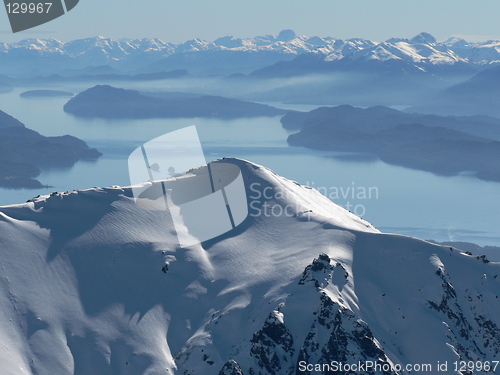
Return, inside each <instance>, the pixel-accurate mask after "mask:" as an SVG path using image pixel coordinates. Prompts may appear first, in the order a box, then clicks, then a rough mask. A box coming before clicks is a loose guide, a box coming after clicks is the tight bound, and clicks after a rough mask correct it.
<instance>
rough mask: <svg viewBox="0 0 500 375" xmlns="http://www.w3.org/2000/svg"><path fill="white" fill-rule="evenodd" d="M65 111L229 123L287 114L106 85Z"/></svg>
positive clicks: (205, 98)
mask: <svg viewBox="0 0 500 375" xmlns="http://www.w3.org/2000/svg"><path fill="white" fill-rule="evenodd" d="M64 111H66V112H67V113H71V114H72V115H75V116H79V117H87V118H96V117H97V118H108V119H124V118H132V119H147V118H189V117H215V118H224V119H232V118H240V117H260V116H279V115H284V114H285V113H286V111H285V110H282V109H278V108H274V107H271V106H268V105H264V104H257V103H252V102H245V101H242V100H237V99H229V98H224V97H220V96H210V95H188V96H186V95H178V96H176V95H172V96H169V97H160V96H153V95H148V94H145V93H141V92H139V91H136V90H125V89H120V88H115V87H112V86H108V85H98V86H95V87H92V88H90V89H88V90H85V91H83V92H81V93H79V94H78V95H76V96H75V97H73V98H71V99H70V100H69V101H68V103H66V104H65V105H64Z"/></svg>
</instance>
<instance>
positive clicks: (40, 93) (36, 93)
mask: <svg viewBox="0 0 500 375" xmlns="http://www.w3.org/2000/svg"><path fill="white" fill-rule="evenodd" d="M19 96H20V97H21V98H71V97H73V96H74V94H73V93H72V92H68V91H59V90H28V91H25V92H22V93H21V94H19Z"/></svg>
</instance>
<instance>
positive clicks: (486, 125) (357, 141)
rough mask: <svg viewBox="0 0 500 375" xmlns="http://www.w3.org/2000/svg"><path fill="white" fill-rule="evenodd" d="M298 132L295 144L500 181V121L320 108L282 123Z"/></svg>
mask: <svg viewBox="0 0 500 375" xmlns="http://www.w3.org/2000/svg"><path fill="white" fill-rule="evenodd" d="M281 122H282V124H283V126H284V127H285V128H287V129H294V130H300V131H299V132H298V133H296V134H292V135H290V136H289V138H288V143H289V144H290V145H291V146H303V147H307V148H311V149H317V150H331V151H341V152H355V153H368V154H373V155H376V156H378V157H379V158H380V159H381V160H382V161H384V162H387V163H389V164H395V165H401V166H403V167H407V168H413V169H418V170H424V171H429V172H433V173H436V174H440V175H448V176H449V175H456V174H458V173H460V172H474V173H475V175H476V176H477V177H478V178H481V179H484V180H489V181H500V165H499V164H498V160H500V142H499V141H498V139H500V120H499V119H495V118H491V117H487V116H471V117H452V116H447V117H444V116H438V115H421V114H414V113H405V112H401V111H397V110H395V109H391V108H387V107H381V106H379V107H372V108H367V109H362V108H355V107H351V106H347V105H344V106H338V107H322V108H318V109H316V110H313V111H311V112H308V113H300V112H290V113H288V114H287V115H286V116H284V117H283V118H282V120H281Z"/></svg>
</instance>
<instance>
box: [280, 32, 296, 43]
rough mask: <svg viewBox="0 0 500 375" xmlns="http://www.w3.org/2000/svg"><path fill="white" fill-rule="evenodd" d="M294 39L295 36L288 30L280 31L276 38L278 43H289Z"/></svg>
mask: <svg viewBox="0 0 500 375" xmlns="http://www.w3.org/2000/svg"><path fill="white" fill-rule="evenodd" d="M295 38H297V34H295V31H293V30H290V29H287V30H282V31H281V32H280V33H279V34H278V36H277V37H276V39H277V40H279V41H280V42H290V41H292V40H294V39H295Z"/></svg>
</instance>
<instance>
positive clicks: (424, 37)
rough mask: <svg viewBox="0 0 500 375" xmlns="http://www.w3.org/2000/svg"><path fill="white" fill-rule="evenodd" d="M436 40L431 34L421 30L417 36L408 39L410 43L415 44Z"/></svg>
mask: <svg viewBox="0 0 500 375" xmlns="http://www.w3.org/2000/svg"><path fill="white" fill-rule="evenodd" d="M436 42H437V40H436V38H434V37H433V36H432V35H431V34H429V33H426V32H422V33H420V34H418V35H417V36H414V37H413V38H411V39H410V43H413V44H416V43H419V44H434V43H436Z"/></svg>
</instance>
